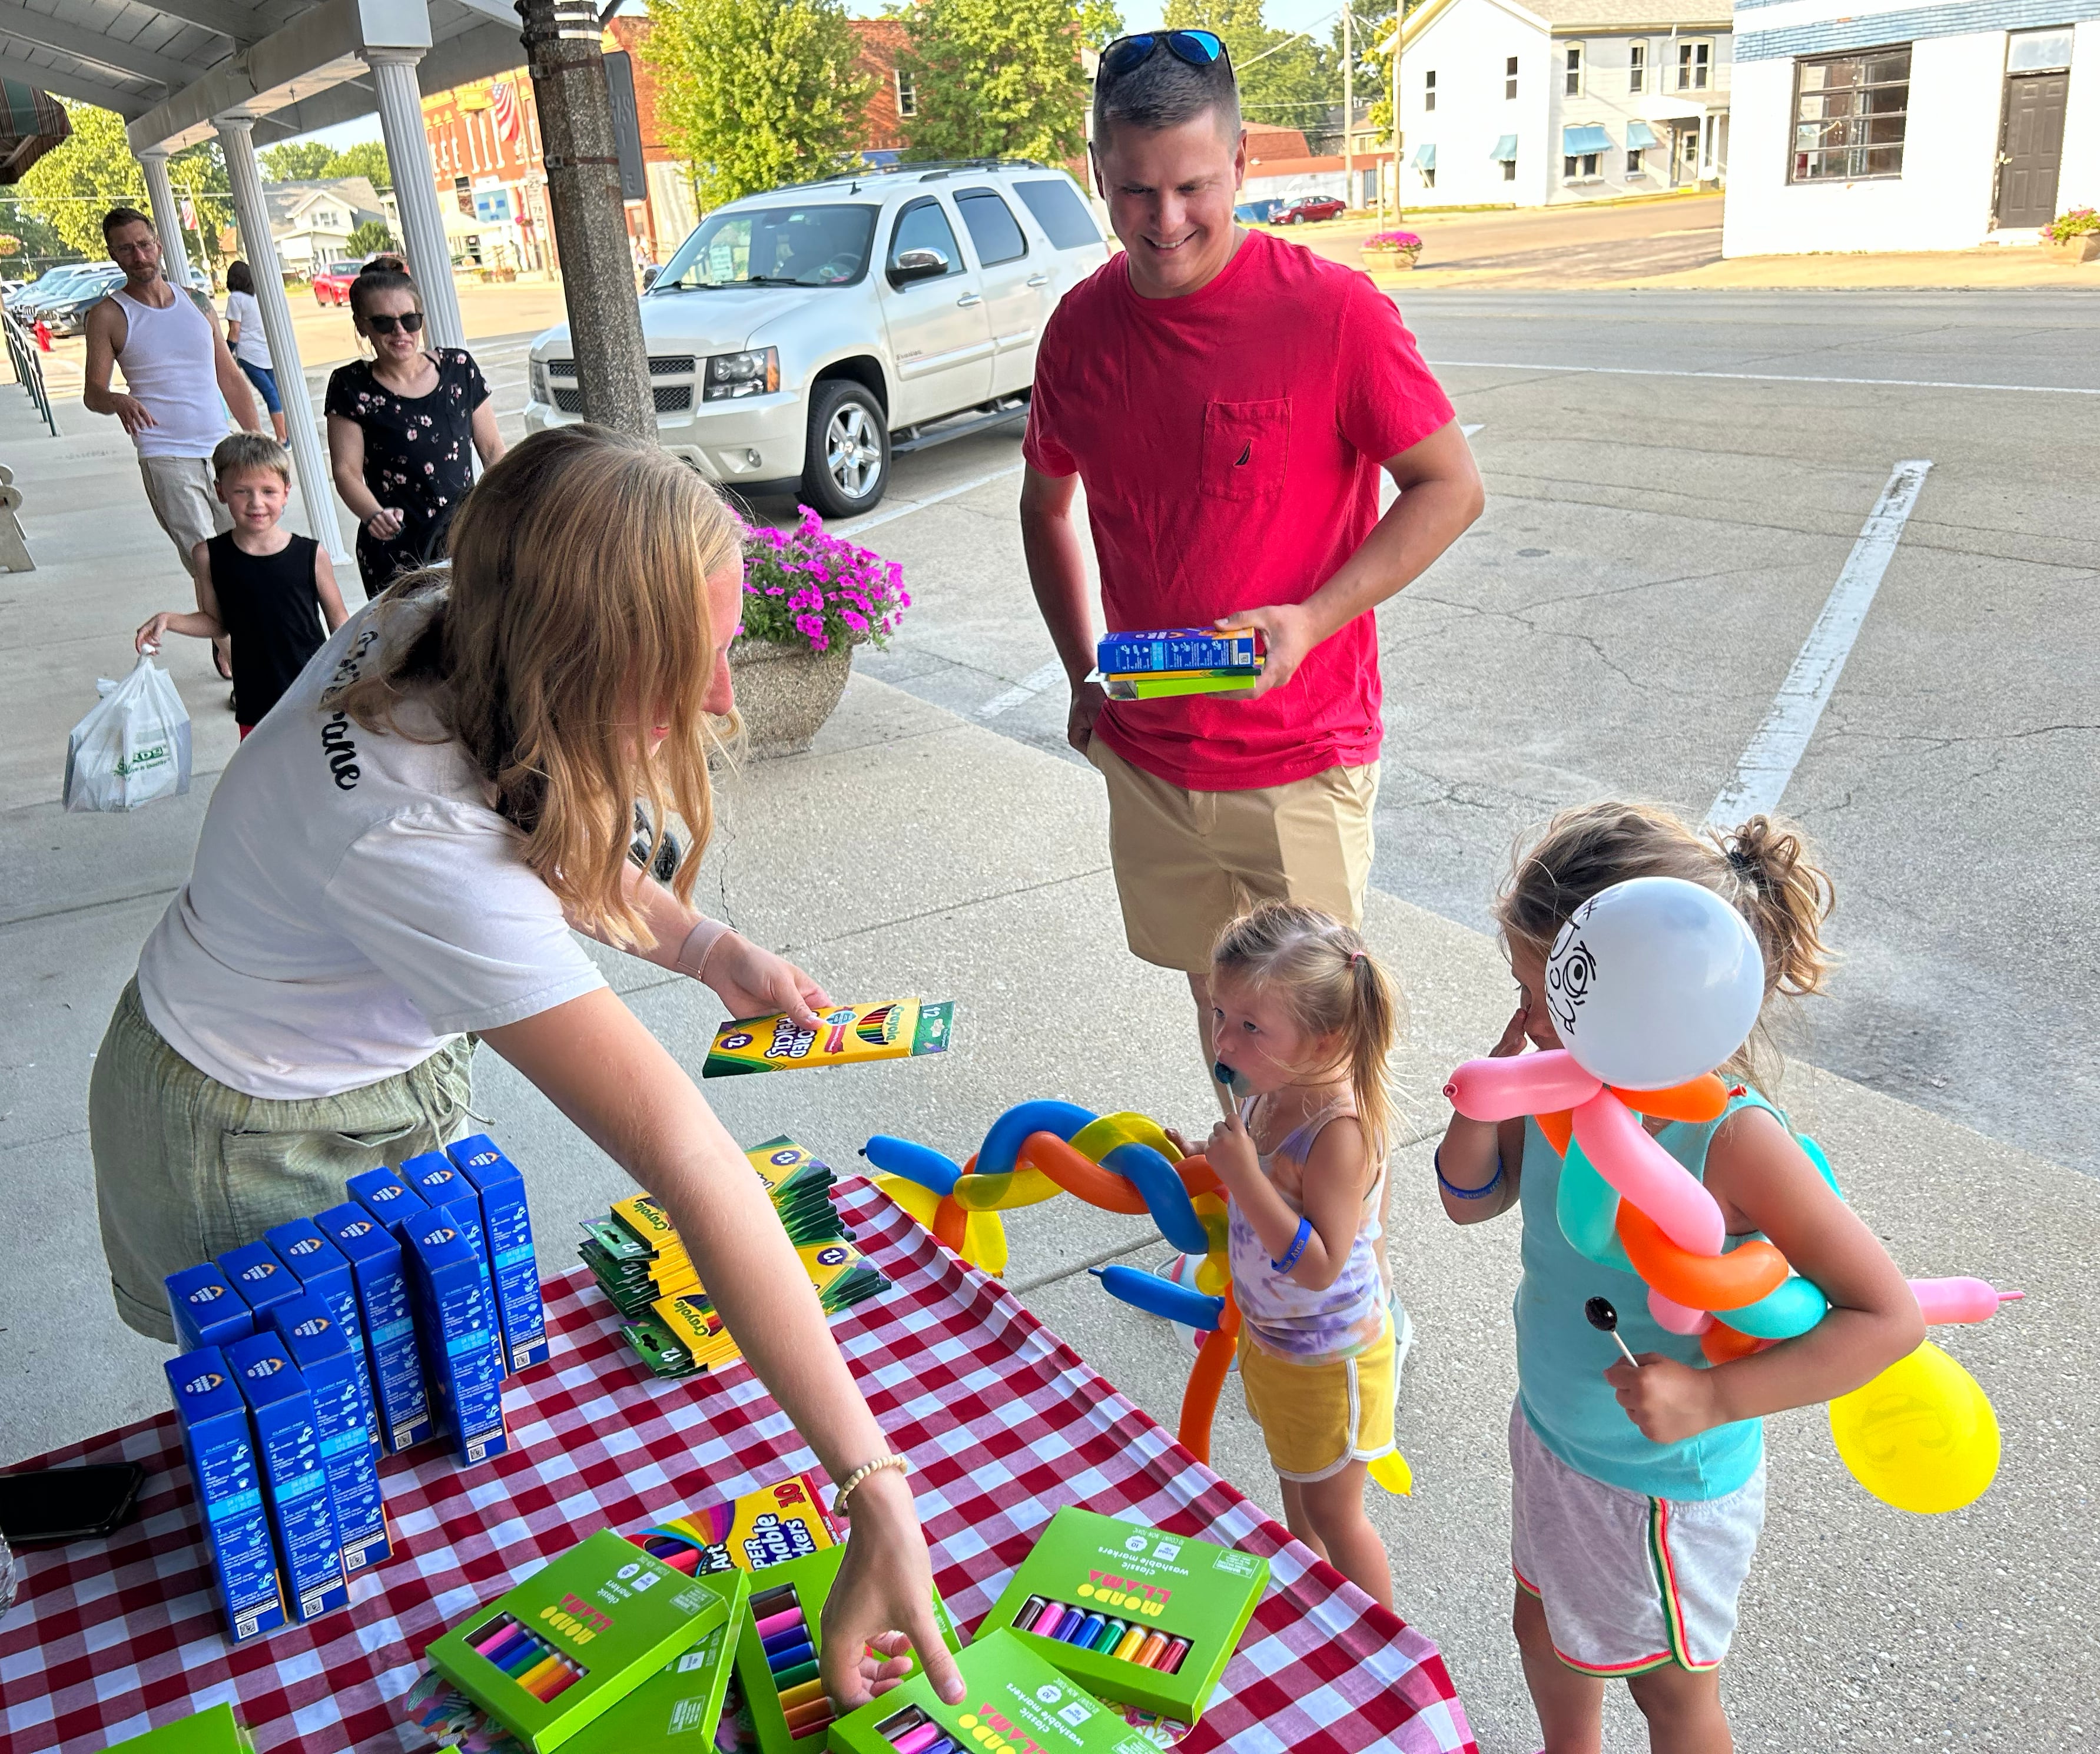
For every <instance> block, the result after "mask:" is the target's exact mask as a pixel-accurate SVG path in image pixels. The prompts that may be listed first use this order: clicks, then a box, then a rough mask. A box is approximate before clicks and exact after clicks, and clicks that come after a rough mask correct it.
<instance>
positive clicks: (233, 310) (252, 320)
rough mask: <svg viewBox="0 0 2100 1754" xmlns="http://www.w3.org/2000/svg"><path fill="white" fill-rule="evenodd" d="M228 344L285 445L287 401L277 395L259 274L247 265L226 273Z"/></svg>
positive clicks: (231, 269)
mask: <svg viewBox="0 0 2100 1754" xmlns="http://www.w3.org/2000/svg"><path fill="white" fill-rule="evenodd" d="M226 344H227V347H231V348H232V350H233V362H234V364H236V365H238V366H239V367H240V369H241V370H242V371H243V372H244V373H246V375H247V378H248V381H249V382H250V383H252V384H253V385H254V386H255V393H256V395H259V396H260V397H262V405H263V406H264V407H265V408H267V409H269V410H270V424H271V426H274V427H275V428H276V431H277V442H278V443H279V444H283V443H284V442H285V400H284V398H283V397H282V396H280V395H278V394H277V369H276V366H274V365H272V364H271V363H270V338H269V337H268V336H267V335H266V334H263V332H262V306H261V305H260V304H258V303H257V302H256V298H255V274H254V270H253V269H251V268H250V267H249V266H248V264H247V263H245V262H236V263H232V265H231V266H230V267H227V271H226Z"/></svg>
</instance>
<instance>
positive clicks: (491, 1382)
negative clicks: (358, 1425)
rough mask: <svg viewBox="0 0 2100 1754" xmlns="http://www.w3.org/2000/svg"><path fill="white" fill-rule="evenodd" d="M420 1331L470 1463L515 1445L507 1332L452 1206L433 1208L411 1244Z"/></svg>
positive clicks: (433, 1379) (443, 1406)
mask: <svg viewBox="0 0 2100 1754" xmlns="http://www.w3.org/2000/svg"><path fill="white" fill-rule="evenodd" d="M404 1253H405V1254H406V1256H407V1257H408V1279H409V1283H410V1285H411V1287H412V1292H413V1295H414V1297H415V1301H416V1331H417V1335H418V1336H419V1337H420V1338H421V1341H422V1346H423V1368H424V1371H425V1372H426V1375H427V1376H428V1377H429V1379H430V1387H431V1390H432V1394H433V1398H435V1401H436V1403H437V1412H438V1417H439V1421H440V1423H441V1424H442V1425H443V1428H444V1429H447V1430H448V1431H450V1432H451V1433H452V1444H453V1447H454V1448H455V1449H456V1450H457V1451H458V1453H459V1458H460V1460H461V1461H463V1462H478V1461H481V1460H484V1459H486V1458H487V1457H488V1456H500V1455H501V1454H502V1453H503V1451H505V1450H506V1449H508V1448H509V1447H510V1436H509V1434H508V1433H507V1432H506V1431H505V1429H504V1424H503V1357H502V1336H501V1333H500V1332H498V1331H497V1328H496V1324H495V1319H494V1312H493V1310H492V1306H491V1305H490V1301H489V1298H488V1295H487V1292H485V1291H484V1290H483V1288H482V1283H481V1280H482V1275H483V1272H485V1271H486V1270H487V1269H486V1267H485V1266H484V1264H483V1261H482V1258H481V1254H480V1252H479V1250H478V1249H476V1248H474V1245H473V1244H471V1243H470V1242H469V1241H468V1240H467V1239H466V1238H465V1236H464V1235H461V1231H460V1228H459V1226H457V1224H455V1223H454V1222H452V1216H451V1214H450V1213H443V1212H434V1213H426V1222H424V1223H423V1224H421V1225H419V1226H417V1228H416V1230H415V1231H414V1232H413V1233H412V1235H410V1237H409V1240H408V1248H406V1250H405V1251H404Z"/></svg>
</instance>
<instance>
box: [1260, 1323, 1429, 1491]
mask: <svg viewBox="0 0 2100 1754" xmlns="http://www.w3.org/2000/svg"><path fill="white" fill-rule="evenodd" d="M1238 1361H1239V1367H1240V1387H1241V1389H1242V1390H1243V1391H1244V1392H1245V1393H1246V1404H1247V1412H1249V1413H1251V1414H1252V1415H1253V1416H1254V1422H1255V1424H1256V1425H1260V1427H1261V1435H1262V1440H1263V1442H1264V1443H1266V1444H1267V1445H1268V1460H1269V1464H1270V1465H1271V1466H1272V1467H1273V1468H1274V1469H1276V1473H1277V1478H1278V1479H1282V1480H1296V1481H1300V1482H1309V1481H1314V1480H1325V1479H1326V1478H1330V1476H1331V1475H1334V1474H1338V1473H1340V1472H1341V1471H1342V1470H1343V1469H1344V1468H1346V1467H1348V1465H1349V1464H1350V1463H1351V1462H1352V1461H1361V1462H1373V1461H1376V1460H1378V1459H1379V1456H1390V1455H1391V1454H1392V1447H1393V1446H1392V1414H1393V1406H1394V1403H1395V1402H1396V1399H1397V1398H1398V1394H1399V1390H1400V1385H1399V1382H1398V1380H1397V1375H1396V1372H1395V1371H1394V1369H1393V1343H1392V1319H1391V1318H1390V1317H1387V1320H1386V1324H1385V1332H1384V1333H1383V1335H1382V1336H1380V1337H1379V1339H1378V1340H1377V1341H1374V1342H1373V1344H1372V1345H1370V1347H1369V1348H1368V1349H1367V1350H1365V1351H1362V1352H1360V1353H1358V1354H1357V1355H1356V1357H1354V1358H1352V1359H1333V1360H1329V1361H1326V1362H1321V1363H1310V1364H1299V1363H1293V1362H1292V1361H1291V1360H1290V1359H1280V1358H1278V1357H1277V1356H1276V1354H1273V1353H1272V1352H1264V1351H1263V1350H1262V1349H1261V1348H1260V1346H1259V1345H1255V1341H1254V1339H1253V1337H1252V1336H1251V1335H1250V1334H1249V1333H1248V1332H1247V1331H1246V1328H1241V1330H1240V1343H1239V1352H1238Z"/></svg>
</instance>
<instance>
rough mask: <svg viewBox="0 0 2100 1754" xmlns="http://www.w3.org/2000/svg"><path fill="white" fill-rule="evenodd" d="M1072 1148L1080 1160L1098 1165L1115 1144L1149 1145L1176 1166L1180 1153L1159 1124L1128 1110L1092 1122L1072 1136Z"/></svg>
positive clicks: (1112, 1149)
mask: <svg viewBox="0 0 2100 1754" xmlns="http://www.w3.org/2000/svg"><path fill="white" fill-rule="evenodd" d="M1133 1143H1135V1144H1138V1145H1149V1146H1150V1147H1152V1148H1153V1150H1154V1151H1157V1152H1158V1153H1159V1155H1161V1156H1162V1157H1164V1158H1165V1159H1166V1160H1167V1162H1169V1163H1179V1162H1180V1160H1181V1153H1180V1151H1176V1149H1175V1147H1174V1142H1173V1141H1172V1140H1171V1139H1170V1138H1167V1133H1166V1129H1164V1128H1162V1126H1161V1125H1160V1124H1159V1123H1158V1121H1156V1120H1152V1119H1151V1118H1149V1116H1145V1115H1133V1114H1131V1113H1129V1112H1127V1111H1125V1112H1123V1113H1122V1114H1116V1115H1103V1116H1101V1118H1100V1119H1099V1120H1091V1121H1088V1122H1087V1124H1086V1125H1085V1126H1083V1127H1082V1128H1080V1129H1079V1131H1078V1132H1077V1133H1074V1134H1073V1135H1072V1149H1073V1150H1074V1151H1077V1152H1078V1153H1079V1155H1081V1156H1082V1157H1087V1158H1091V1159H1092V1160H1093V1161H1094V1162H1096V1163H1099V1162H1100V1161H1101V1160H1102V1159H1103V1158H1104V1157H1105V1156H1107V1155H1108V1154H1109V1153H1110V1151H1114V1149H1115V1148H1116V1147H1118V1145H1130V1144H1133Z"/></svg>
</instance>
